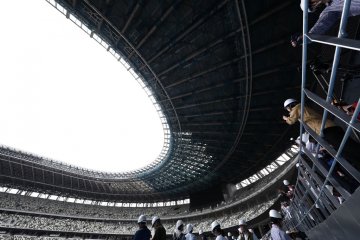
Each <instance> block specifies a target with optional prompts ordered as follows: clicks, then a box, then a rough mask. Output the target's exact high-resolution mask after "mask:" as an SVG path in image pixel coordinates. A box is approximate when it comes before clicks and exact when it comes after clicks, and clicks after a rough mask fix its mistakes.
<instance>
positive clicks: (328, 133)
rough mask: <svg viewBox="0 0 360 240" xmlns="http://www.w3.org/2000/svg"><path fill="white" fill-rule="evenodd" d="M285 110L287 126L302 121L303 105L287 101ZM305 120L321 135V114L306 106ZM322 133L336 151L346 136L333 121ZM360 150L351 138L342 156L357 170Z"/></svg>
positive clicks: (294, 101)
mask: <svg viewBox="0 0 360 240" xmlns="http://www.w3.org/2000/svg"><path fill="white" fill-rule="evenodd" d="M359 1H360V0H359ZM284 108H285V109H286V110H287V111H288V112H289V116H283V120H284V121H285V122H286V123H287V124H289V125H293V124H295V123H296V122H298V120H300V115H301V104H300V103H299V102H298V101H297V100H295V99H292V98H289V99H287V100H286V101H285V102H284ZM303 120H304V123H305V124H306V125H308V127H309V128H311V129H312V130H313V131H314V132H315V133H316V134H318V135H321V134H320V129H321V122H322V116H321V115H320V114H318V113H317V112H316V111H315V110H313V109H312V108H310V107H306V106H304V116H303ZM322 133H323V136H324V137H323V138H324V139H325V140H326V141H327V142H328V143H329V144H330V145H332V147H333V148H334V149H335V150H337V149H338V148H339V147H340V145H341V141H342V138H343V136H344V130H343V129H342V128H341V127H339V126H336V124H335V123H334V122H333V121H332V120H330V119H327V120H326V122H325V126H324V129H323V132H322ZM359 148H360V144H359V143H358V142H356V141H354V140H353V139H352V138H349V139H348V140H347V141H346V145H345V146H344V148H343V151H342V154H341V155H342V156H343V157H344V158H345V159H346V160H347V161H348V162H349V163H351V164H352V165H353V166H354V167H355V168H356V169H357V170H360V162H359V161H358V160H359V159H360V151H358V149H359Z"/></svg>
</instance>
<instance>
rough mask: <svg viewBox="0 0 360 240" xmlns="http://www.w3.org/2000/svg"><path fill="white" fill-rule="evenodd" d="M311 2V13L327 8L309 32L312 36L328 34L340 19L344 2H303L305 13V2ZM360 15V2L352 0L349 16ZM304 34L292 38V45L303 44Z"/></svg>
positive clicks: (324, 0)
mask: <svg viewBox="0 0 360 240" xmlns="http://www.w3.org/2000/svg"><path fill="white" fill-rule="evenodd" d="M304 1H309V3H308V7H309V8H308V9H307V11H309V12H315V11H316V10H317V9H319V8H321V7H323V6H325V8H324V10H323V11H322V12H321V14H320V16H319V19H318V20H317V22H316V23H315V24H314V26H313V27H312V28H311V29H310V30H309V33H310V34H320V35H323V34H326V33H327V32H328V31H329V30H330V29H331V28H332V27H333V26H334V25H335V23H336V22H337V21H338V20H339V19H340V17H341V13H342V10H343V6H344V0H301V3H300V7H301V9H302V10H303V11H304V6H305V2H304ZM357 15H360V0H352V1H351V5H350V11H349V16H357ZM302 40H303V36H302V34H294V35H292V36H291V45H292V46H293V47H296V46H298V45H299V44H301V43H302Z"/></svg>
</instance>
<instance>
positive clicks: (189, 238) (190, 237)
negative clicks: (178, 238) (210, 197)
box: [185, 223, 196, 240]
mask: <svg viewBox="0 0 360 240" xmlns="http://www.w3.org/2000/svg"><path fill="white" fill-rule="evenodd" d="M193 229H194V226H193V225H192V224H190V223H189V224H188V225H186V235H185V239H186V240H196V237H195V235H194V234H193V233H192V232H193Z"/></svg>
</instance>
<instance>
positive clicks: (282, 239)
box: [269, 209, 291, 240]
mask: <svg viewBox="0 0 360 240" xmlns="http://www.w3.org/2000/svg"><path fill="white" fill-rule="evenodd" d="M269 217H270V221H271V231H270V233H271V239H272V240H291V238H290V237H289V236H288V235H287V234H286V233H285V232H284V230H282V229H281V226H282V216H281V214H280V213H279V212H278V211H276V210H274V209H271V210H270V212H269Z"/></svg>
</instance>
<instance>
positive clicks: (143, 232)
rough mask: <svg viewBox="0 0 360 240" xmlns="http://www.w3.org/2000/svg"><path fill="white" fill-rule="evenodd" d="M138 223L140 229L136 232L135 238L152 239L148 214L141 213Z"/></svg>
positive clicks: (135, 239) (138, 239)
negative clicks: (147, 223) (148, 226)
mask: <svg viewBox="0 0 360 240" xmlns="http://www.w3.org/2000/svg"><path fill="white" fill-rule="evenodd" d="M137 224H138V225H139V229H138V230H137V231H136V233H135V236H134V240H150V238H151V232H150V230H149V229H148V228H147V226H146V216H145V215H140V216H139V218H138V221H137Z"/></svg>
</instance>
